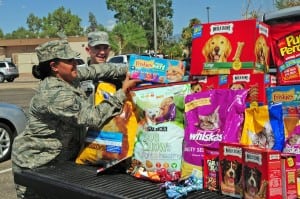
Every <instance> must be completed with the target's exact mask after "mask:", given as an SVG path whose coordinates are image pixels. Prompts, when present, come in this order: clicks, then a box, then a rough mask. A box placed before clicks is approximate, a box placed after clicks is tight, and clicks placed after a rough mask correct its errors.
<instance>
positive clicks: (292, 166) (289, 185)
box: [281, 153, 297, 199]
mask: <svg viewBox="0 0 300 199" xmlns="http://www.w3.org/2000/svg"><path fill="white" fill-rule="evenodd" d="M281 166H282V168H281V169H282V195H283V197H282V198H284V199H292V198H297V174H296V157H295V155H293V154H289V153H282V154H281Z"/></svg>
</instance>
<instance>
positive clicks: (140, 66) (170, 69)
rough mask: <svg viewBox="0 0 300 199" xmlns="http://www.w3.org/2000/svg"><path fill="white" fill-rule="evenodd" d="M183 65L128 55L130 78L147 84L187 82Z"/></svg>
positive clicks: (181, 63) (173, 61) (159, 59)
mask: <svg viewBox="0 0 300 199" xmlns="http://www.w3.org/2000/svg"><path fill="white" fill-rule="evenodd" d="M185 64H186V63H185V61H178V60H171V59H162V58H156V57H148V56H139V55H130V61H129V73H130V77H131V78H135V79H141V80H144V81H148V82H158V83H170V82H180V81H184V80H187V77H185V76H184V73H185Z"/></svg>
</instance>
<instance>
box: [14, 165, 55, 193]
mask: <svg viewBox="0 0 300 199" xmlns="http://www.w3.org/2000/svg"><path fill="white" fill-rule="evenodd" d="M12 169H13V172H14V173H15V172H21V171H22V169H21V168H20V167H18V166H16V165H15V164H13V165H12ZM15 187H16V192H17V198H18V199H49V198H47V197H44V196H41V195H39V194H38V193H37V192H36V191H34V190H33V189H30V188H28V187H24V186H22V185H19V184H15Z"/></svg>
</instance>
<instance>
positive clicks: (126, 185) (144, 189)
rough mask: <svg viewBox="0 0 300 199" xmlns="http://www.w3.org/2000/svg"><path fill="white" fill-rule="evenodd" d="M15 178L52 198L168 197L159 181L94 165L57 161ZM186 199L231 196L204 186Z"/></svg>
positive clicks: (16, 175) (209, 198)
mask: <svg viewBox="0 0 300 199" xmlns="http://www.w3.org/2000/svg"><path fill="white" fill-rule="evenodd" d="M14 177H15V181H16V183H18V184H21V185H25V186H28V187H31V188H33V189H35V190H36V191H38V192H40V193H41V194H46V195H47V196H50V197H51V198H72V199H77V198H78V199H88V198H103V199H106V198H107V199H111V198H124V199H125V198H127V199H129V198H130V199H141V198H154V199H159V198H167V195H166V194H165V192H164V191H160V190H159V184H157V183H152V182H149V181H144V180H137V179H135V178H134V177H132V176H130V175H128V174H122V173H116V174H102V175H100V176H97V174H96V167H91V166H81V165H76V164H75V163H73V162H64V163H59V164H56V165H53V166H49V167H42V168H39V169H35V170H27V171H24V172H20V173H15V176H14ZM185 198H188V199H192V198H195V199H196V198H197V199H199V198H201V199H202V198H203V199H216V198H230V197H227V196H224V195H220V194H218V193H216V192H211V191H207V190H203V191H197V192H192V193H189V194H188V196H187V197H185Z"/></svg>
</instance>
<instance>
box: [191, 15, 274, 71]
mask: <svg viewBox="0 0 300 199" xmlns="http://www.w3.org/2000/svg"><path fill="white" fill-rule="evenodd" d="M269 43H270V41H269V26H268V25H267V24H264V23H262V22H259V21H257V20H255V19H249V20H240V21H225V22H215V23H207V24H198V25H195V26H194V27H193V35H192V48H193V52H192V60H191V70H190V72H191V75H212V74H231V73H234V72H235V71H239V70H244V69H245V70H250V71H251V72H254V73H262V72H267V71H268V67H269V59H270V56H269V54H270V53H269V51H270V50H269V49H270V47H269Z"/></svg>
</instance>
